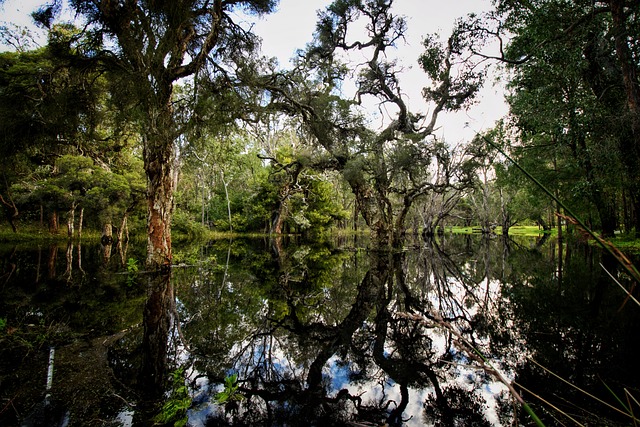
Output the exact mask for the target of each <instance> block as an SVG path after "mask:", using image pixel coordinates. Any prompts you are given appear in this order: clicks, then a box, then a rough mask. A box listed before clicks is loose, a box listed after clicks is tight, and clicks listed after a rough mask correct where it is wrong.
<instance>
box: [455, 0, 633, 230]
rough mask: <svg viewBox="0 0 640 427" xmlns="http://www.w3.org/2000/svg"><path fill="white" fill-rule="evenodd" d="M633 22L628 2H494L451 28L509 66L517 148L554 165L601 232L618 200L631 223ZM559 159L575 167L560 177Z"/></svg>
mask: <svg viewBox="0 0 640 427" xmlns="http://www.w3.org/2000/svg"><path fill="white" fill-rule="evenodd" d="M638 23H639V21H638V7H637V2H636V1H624V0H612V1H596V2H591V1H581V0H572V1H566V2H565V1H556V0H545V1H538V2H535V5H534V4H533V3H530V2H507V1H498V2H496V5H495V10H493V11H491V12H489V13H488V14H486V15H484V16H470V17H469V18H468V19H467V20H465V21H461V22H460V25H459V27H458V34H459V37H460V39H461V40H463V41H464V43H465V45H466V46H467V47H468V48H469V49H470V50H471V51H472V52H473V53H474V54H475V55H476V58H480V59H481V60H483V61H484V60H487V59H492V60H498V61H500V62H501V63H502V64H504V65H505V66H506V67H507V69H508V71H509V72H510V73H511V74H510V77H511V80H510V87H511V89H512V95H511V96H510V98H509V102H510V104H511V112H512V114H513V116H514V118H515V120H514V124H515V125H516V126H517V128H518V129H519V130H520V131H521V134H522V140H523V144H522V150H521V153H523V154H524V153H525V151H524V150H528V152H527V153H526V154H528V155H532V156H542V157H538V159H541V158H542V159H544V160H545V162H538V164H540V165H542V166H543V168H544V167H547V168H551V167H549V165H551V164H553V165H554V166H553V169H556V170H557V171H558V179H559V181H560V182H566V183H567V184H568V185H567V186H565V188H564V189H563V190H564V191H563V192H562V196H563V197H565V198H569V199H570V201H571V202H572V203H576V202H577V204H584V202H585V201H586V202H587V204H590V205H591V206H593V207H594V208H595V210H596V211H597V221H596V222H597V223H599V227H600V228H601V229H602V231H603V233H604V234H608V235H611V234H613V232H614V230H615V229H616V228H617V226H618V217H619V216H620V215H619V214H618V212H617V211H616V207H617V206H621V205H624V204H625V201H627V200H630V201H631V202H630V203H628V202H626V203H628V204H629V205H630V206H629V209H625V210H626V211H627V212H632V214H631V216H632V219H631V220H628V221H625V222H626V223H628V224H629V225H635V227H636V229H637V228H638V226H637V225H638V219H639V217H638V212H640V209H638V208H639V207H640V205H639V204H638V200H639V199H638V187H637V183H638V182H640V181H639V180H638V177H639V172H638V168H637V164H638V159H639V158H640V157H638V153H639V150H640V148H639V147H640V140H638V135H639V134H640V132H638V123H639V120H638V117H640V115H639V114H638V113H639V111H640V109H638V107H637V106H638V103H637V100H638V99H640V98H639V97H638V94H639V93H640V90H639V85H638V68H639V66H638V64H639V63H640V61H638V57H639V54H640V47H639V45H638V41H639V40H638V38H637V37H634V36H633V35H634V34H637V29H638ZM634 30H636V31H635V32H634ZM507 35H509V36H507ZM508 39H510V40H508ZM489 40H494V41H497V43H498V45H499V47H500V49H499V52H498V53H497V54H496V53H490V52H489V51H488V49H487V47H486V46H487V45H488V44H489V43H488V41H489ZM567 164H570V166H569V168H570V169H571V170H573V171H575V172H576V174H575V175H573V176H571V177H566V175H565V176H562V171H563V167H564V168H565V169H564V170H567V169H566V166H565V165H567ZM556 165H557V167H556ZM561 176H562V177H561ZM623 176H624V178H623ZM565 178H568V181H564V179H565ZM556 188H558V187H556ZM574 196H577V197H574ZM625 208H626V207H625ZM588 211H589V210H588V209H587V210H586V212H585V210H583V212H585V213H586V214H587V215H588V214H589V212H588ZM630 228H631V227H627V231H630Z"/></svg>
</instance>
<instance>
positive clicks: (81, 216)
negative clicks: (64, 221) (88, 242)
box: [78, 208, 84, 240]
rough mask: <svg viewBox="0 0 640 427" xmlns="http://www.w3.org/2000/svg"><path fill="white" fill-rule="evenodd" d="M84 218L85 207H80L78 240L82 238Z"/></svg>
mask: <svg viewBox="0 0 640 427" xmlns="http://www.w3.org/2000/svg"><path fill="white" fill-rule="evenodd" d="M83 220H84V208H80V218H78V240H80V239H81V238H82V221H83Z"/></svg>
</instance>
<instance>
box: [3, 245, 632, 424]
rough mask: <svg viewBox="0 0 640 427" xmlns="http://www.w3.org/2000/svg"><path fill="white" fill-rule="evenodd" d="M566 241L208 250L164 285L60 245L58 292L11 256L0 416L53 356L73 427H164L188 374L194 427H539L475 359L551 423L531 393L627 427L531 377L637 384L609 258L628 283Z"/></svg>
mask: <svg viewBox="0 0 640 427" xmlns="http://www.w3.org/2000/svg"><path fill="white" fill-rule="evenodd" d="M559 245H560V243H558V242H555V241H553V240H544V239H539V240H538V241H532V240H527V239H521V240H515V241H514V240H508V239H507V240H505V239H500V238H498V239H492V240H487V239H481V238H477V237H476V236H450V235H445V236H439V237H438V240H431V241H426V242H422V241H421V242H416V243H415V244H414V245H413V246H412V247H411V249H407V250H402V251H396V252H389V251H373V250H370V249H366V244H357V245H353V244H352V242H350V241H349V242H347V241H344V240H343V241H339V242H337V244H335V243H332V244H329V243H313V244H311V243H302V242H295V241H286V240H271V241H269V240H264V241H240V240H235V241H231V242H230V241H217V242H212V243H211V244H209V245H207V246H204V247H193V248H185V249H184V250H183V251H182V252H179V253H178V256H179V257H180V258H181V259H182V260H184V264H183V265H181V266H179V267H178V268H174V269H172V271H171V273H170V274H159V275H152V274H148V273H144V272H141V273H139V274H138V275H135V276H132V275H131V272H128V271H127V270H126V268H125V267H123V264H124V261H123V260H124V259H125V257H123V255H122V254H120V256H119V257H113V258H108V259H106V258H105V257H104V251H103V249H102V250H99V249H98V248H93V247H89V248H84V247H83V249H82V251H80V248H79V247H78V248H77V252H74V251H73V248H72V252H71V256H69V250H68V247H67V256H66V257H57V258H56V256H57V255H56V254H57V251H58V249H56V250H49V254H50V255H51V254H53V258H56V259H58V261H57V263H64V264H62V266H63V267H64V266H65V265H66V267H67V268H66V269H64V268H58V267H56V265H57V263H55V262H54V265H53V271H54V274H53V278H51V279H47V278H46V277H43V276H42V273H40V272H39V271H40V267H39V264H40V263H41V262H42V263H46V264H49V266H50V265H51V262H50V260H51V258H52V257H51V256H50V257H49V258H48V259H47V260H48V262H47V261H43V260H42V258H45V255H44V254H45V253H46V249H45V251H44V253H43V251H33V252H29V255H26V252H24V251H21V250H10V251H8V252H7V256H6V257H5V258H4V260H3V263H2V265H0V267H1V268H2V269H3V270H2V273H3V274H4V275H3V276H1V277H2V278H4V279H5V280H6V281H5V284H4V287H3V288H0V289H1V292H2V295H0V297H2V300H1V301H2V302H1V303H0V307H1V309H2V312H1V313H2V315H0V318H6V319H7V324H8V325H10V327H12V328H16V332H12V333H11V334H9V333H7V332H6V330H5V332H3V335H2V338H1V339H2V341H3V344H9V345H8V346H4V347H3V348H4V350H3V351H2V354H1V356H3V359H4V360H5V362H4V363H5V365H3V368H2V371H1V373H2V378H0V379H2V382H0V387H1V390H2V398H3V399H5V401H4V402H9V401H11V403H12V404H13V405H14V406H15V407H16V412H15V413H10V411H7V410H5V412H3V413H2V414H0V416H1V417H2V418H0V422H3V425H4V424H6V425H14V424H15V425H17V424H18V420H21V419H22V418H20V417H22V416H23V414H27V413H29V410H30V409H31V408H34V407H35V403H36V402H37V400H38V399H39V398H41V396H42V393H43V392H44V383H43V382H42V381H43V379H44V374H42V373H43V372H44V373H46V369H47V354H48V353H47V351H48V349H49V348H50V346H51V345H52V344H55V347H56V365H57V367H56V373H55V375H54V381H53V386H52V389H51V393H52V396H53V398H54V401H55V402H56V404H57V405H59V407H60V408H64V411H63V413H68V414H69V415H68V419H69V420H70V425H83V422H85V421H86V420H87V419H92V420H106V421H105V422H104V423H108V422H115V423H116V424H117V422H116V421H115V420H120V421H118V422H123V421H122V420H128V422H130V423H133V424H136V425H146V424H149V423H153V421H152V418H153V417H154V416H156V415H157V414H158V413H159V412H162V409H161V406H162V403H163V402H164V401H166V400H167V399H169V400H171V399H173V396H174V395H175V393H174V392H175V384H176V383H175V379H176V378H178V380H180V378H182V377H184V379H185V381H186V383H187V384H188V386H189V396H190V397H191V399H192V401H191V405H189V406H190V408H189V411H188V412H187V413H186V414H185V413H177V414H176V417H178V418H180V417H182V416H183V415H186V416H188V421H189V425H193V426H197V425H230V424H237V425H382V424H386V425H393V426H400V425H403V426H405V425H406V426H411V425H416V426H419V425H438V426H450V425H479V426H482V425H512V424H513V423H514V422H516V420H517V421H518V422H521V423H523V424H525V425H526V424H528V423H530V420H529V418H528V417H527V415H526V414H524V413H523V411H522V409H521V408H520V407H519V406H518V405H514V401H513V398H512V396H511V395H510V394H509V392H508V390H507V388H506V387H505V386H504V384H502V383H501V382H500V381H498V379H497V378H496V377H495V376H494V375H492V372H491V369H489V368H488V367H487V366H485V367H484V368H483V367H482V366H481V365H482V363H484V362H481V361H480V358H479V356H478V354H482V355H483V356H484V357H485V358H486V360H487V362H488V363H490V364H491V366H492V367H493V368H495V369H497V370H499V371H500V372H501V373H502V374H504V376H506V377H507V378H508V379H509V380H510V381H515V383H516V389H517V391H518V392H519V393H520V394H522V396H523V397H524V398H525V399H526V400H527V401H528V402H529V403H530V404H531V405H532V406H533V407H534V410H536V412H538V413H539V415H541V416H542V417H543V418H544V419H545V421H546V422H547V423H548V425H554V424H556V420H561V421H562V422H565V423H568V424H571V423H572V422H571V421H570V420H567V419H566V418H564V415H562V414H560V413H558V412H556V411H553V410H550V409H548V408H549V407H548V406H547V405H546V404H545V405H543V404H541V402H540V401H539V400H537V398H536V396H541V397H543V398H544V399H545V400H547V401H549V402H551V403H553V404H554V405H555V406H556V407H557V408H560V409H563V410H565V412H568V413H570V414H571V415H572V416H573V417H574V418H576V419H578V420H579V421H580V422H583V423H585V424H589V423H591V424H602V421H604V419H605V418H606V419H607V420H608V421H607V422H609V423H610V424H611V425H615V424H614V423H615V422H619V423H620V425H625V424H627V423H628V420H627V419H625V418H624V416H623V415H620V414H616V413H615V412H613V411H611V410H610V409H607V408H606V407H604V406H600V404H595V403H594V402H593V401H592V400H590V399H589V398H586V397H585V396H583V395H582V394H581V393H579V392H578V391H576V389H575V388H573V387H571V386H569V385H567V384H566V383H563V382H562V381H560V380H558V379H557V378H556V377H554V376H553V375H552V374H550V373H549V372H547V371H546V370H544V369H542V368H540V367H539V365H538V364H540V365H542V366H544V367H545V368H547V369H550V370H552V371H553V372H554V373H556V374H558V375H560V376H562V377H563V378H565V379H566V380H568V381H570V382H571V383H573V384H575V385H576V386H578V387H580V388H582V389H585V390H589V391H590V392H592V393H594V394H597V395H598V396H599V397H601V398H603V399H605V400H607V401H608V402H612V403H614V404H615V401H614V399H613V398H612V396H611V394H610V393H608V392H607V391H606V387H605V386H604V384H605V383H606V384H607V386H608V387H610V388H613V389H615V390H621V389H622V388H623V387H627V388H628V389H630V390H631V389H634V387H637V386H638V385H640V368H639V367H638V366H636V365H637V363H635V354H637V353H636V352H637V351H638V348H637V347H638V342H637V339H636V337H635V333H634V331H635V328H636V327H637V325H638V323H639V320H640V319H638V312H640V310H639V309H638V307H636V306H632V305H626V306H625V307H624V308H623V309H622V310H619V309H620V307H621V305H622V302H623V301H624V299H625V296H624V294H623V293H622V292H621V291H620V290H619V289H617V288H616V287H614V286H612V284H611V282H610V279H609V278H608V277H607V276H606V274H605V273H603V272H602V270H601V269H600V267H599V263H602V264H603V265H605V267H606V268H607V269H609V270H610V271H612V272H613V274H614V275H616V276H618V277H619V279H621V280H623V282H624V276H623V275H621V274H619V273H617V272H616V265H615V261H614V260H612V259H610V258H608V257H606V256H603V255H601V254H600V253H599V251H597V250H594V249H593V248H590V247H588V246H583V245H578V244H575V243H570V242H563V243H562V246H559ZM75 253H77V255H76V256H75V257H74V256H73V255H75ZM131 256H133V257H135V256H136V254H135V253H134V254H130V255H128V256H127V257H131ZM138 256H140V255H138ZM140 258H142V257H141V256H140ZM80 262H82V264H80ZM80 265H82V270H80V268H79V267H80ZM70 266H72V267H70ZM76 266H77V267H78V268H75V267H76ZM43 269H44V267H43ZM47 271H48V272H49V274H48V275H47V276H51V274H50V272H51V271H52V269H51V268H48V269H47ZM27 272H28V273H27ZM38 280H39V281H40V282H38ZM20 283H30V285H28V286H26V287H25V286H21V285H19V284H20ZM79 284H82V286H79ZM27 310H30V311H29V312H28V311H27ZM39 317H40V318H43V319H44V325H51V324H55V325H64V326H65V327H66V328H67V329H66V330H67V331H68V332H67V334H66V335H65V334H59V333H51V334H50V335H48V336H47V337H46V338H44V340H43V341H42V344H41V345H40V346H32V348H27V346H26V345H22V344H20V343H19V341H18V340H17V339H15V337H16V336H17V334H19V335H20V337H21V338H24V339H35V338H33V337H32V336H28V335H27V333H26V331H28V330H29V328H30V327H28V326H26V325H28V324H33V323H39V320H37V319H38V318H39ZM20 319H22V320H20ZM14 325H15V326H14ZM43 330H44V328H42V329H41V330H39V331H40V332H42V331H43ZM25 353H26V354H27V355H28V356H29V357H31V360H30V362H31V363H30V364H26V363H25V362H24V357H25V356H24V354H25ZM83 360H88V361H89V363H88V364H87V363H85V362H83ZM8 361H10V363H9V362H8ZM534 361H535V362H534ZM10 369H13V370H15V372H16V374H15V376H13V377H12V376H11V375H10V374H9V372H10ZM10 378H15V379H14V380H11V381H10V380H9V379H10ZM17 379H19V380H17ZM172 381H173V384H172ZM97 383H100V387H97V386H96V384H97ZM38 384H39V385H38ZM178 385H179V384H178ZM92 387H93V390H94V391H95V390H100V393H99V395H98V396H96V394H95V393H93V392H92V391H90V390H92ZM34 390H35V391H34ZM92 393H93V394H92ZM20 396H31V397H30V398H29V399H25V398H24V397H22V398H20ZM89 396H93V397H92V398H89ZM146 402H151V403H158V404H154V405H147V404H145V403H146ZM90 408H92V409H90ZM583 408H588V411H587V410H586V409H583ZM185 409H186V408H185ZM15 414H19V415H15ZM123 414H125V415H126V416H125V415H123ZM87 417H90V418H87ZM12 420H13V421H12ZM156 420H157V418H156ZM4 421H7V422H4ZM12 423H13V424H12ZM74 423H75V424H74ZM99 424H100V423H97V424H96V425H99ZM84 425H86V423H85V424H84Z"/></svg>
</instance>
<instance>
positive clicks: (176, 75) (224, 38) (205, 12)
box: [41, 0, 276, 271]
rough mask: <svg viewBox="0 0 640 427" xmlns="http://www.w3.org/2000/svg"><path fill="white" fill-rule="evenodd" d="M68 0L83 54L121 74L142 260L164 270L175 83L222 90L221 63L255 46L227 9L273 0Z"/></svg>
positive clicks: (258, 8) (266, 6)
mask: <svg viewBox="0 0 640 427" xmlns="http://www.w3.org/2000/svg"><path fill="white" fill-rule="evenodd" d="M70 3H71V5H72V6H73V7H74V8H75V10H76V11H77V12H78V13H80V14H81V15H83V16H85V17H86V19H87V27H86V28H87V30H86V31H87V32H88V33H89V34H91V35H92V36H93V37H92V38H91V40H92V42H93V45H88V46H87V48H88V49H89V52H90V53H91V54H92V55H93V58H89V59H92V60H93V59H96V58H97V59H99V60H101V61H102V63H103V64H105V65H106V66H107V67H109V68H110V69H112V70H117V71H119V72H120V73H121V75H122V76H124V78H123V79H122V80H121V81H120V84H121V86H120V87H119V94H118V96H123V97H128V98H129V99H133V101H134V104H135V105H136V107H137V109H138V110H137V113H136V114H135V115H134V116H133V117H134V118H135V120H136V122H137V124H138V126H139V131H140V133H141V135H142V143H143V153H144V168H145V172H146V175H147V180H148V188H147V208H148V219H147V223H148V229H147V261H146V263H147V268H149V269H150V270H154V271H159V270H165V271H166V270H167V267H168V266H169V265H170V264H171V260H172V251H171V215H172V211H173V198H174V190H175V186H176V182H177V173H176V172H177V165H176V143H177V140H178V138H179V137H180V136H181V135H182V134H183V132H184V129H183V128H181V127H180V126H179V125H180V122H179V121H178V120H177V118H176V114H175V111H174V104H173V94H174V86H175V84H176V83H177V82H178V81H180V80H181V79H185V78H188V77H191V76H194V75H196V74H198V73H201V75H207V76H209V77H210V78H211V81H212V82H214V83H215V84H214V85H213V86H209V90H211V91H217V92H222V91H223V90H224V88H226V87H229V86H230V80H231V79H232V75H233V70H232V69H231V67H227V66H226V65H228V64H229V63H233V62H234V61H241V60H242V58H243V56H244V55H248V54H249V53H250V52H251V51H252V50H253V49H254V48H255V47H256V40H255V37H253V35H252V34H251V33H249V32H247V31H246V30H244V29H243V28H242V27H241V26H239V25H238V24H237V23H235V22H234V20H233V15H232V12H233V11H235V10H239V9H243V10H245V11H248V12H250V13H255V14H263V13H268V12H270V11H272V10H273V8H274V7H275V3H276V1H275V0H240V1H238V0H213V1H207V0H179V1H172V2H163V1H146V2H143V1H126V2H113V1H107V0H104V1H92V0H72V1H71V2H70ZM54 4H59V2H55V3H54ZM51 7H52V6H48V7H47V8H45V9H43V10H41V12H46V10H48V9H49V8H51ZM41 16H45V17H47V16H49V15H47V14H46V13H41ZM103 42H106V43H103Z"/></svg>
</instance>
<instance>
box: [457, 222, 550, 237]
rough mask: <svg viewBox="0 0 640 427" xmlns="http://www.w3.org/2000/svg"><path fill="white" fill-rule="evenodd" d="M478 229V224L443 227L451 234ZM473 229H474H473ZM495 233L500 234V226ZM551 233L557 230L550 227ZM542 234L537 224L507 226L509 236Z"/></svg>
mask: <svg viewBox="0 0 640 427" xmlns="http://www.w3.org/2000/svg"><path fill="white" fill-rule="evenodd" d="M479 229H480V226H470V227H461V226H449V227H445V233H453V234H473V233H476V234H477V233H478V231H477V230H479ZM474 230H475V231H474ZM495 233H496V234H498V235H499V234H502V228H501V227H497V228H496V229H495ZM546 233H550V234H551V235H553V236H555V235H556V234H557V231H556V230H555V229H552V230H551V231H549V232H546ZM542 234H545V231H543V230H542V229H540V228H539V227H538V226H537V225H517V226H513V227H511V228H509V235H510V236H530V237H538V236H540V235H542Z"/></svg>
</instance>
